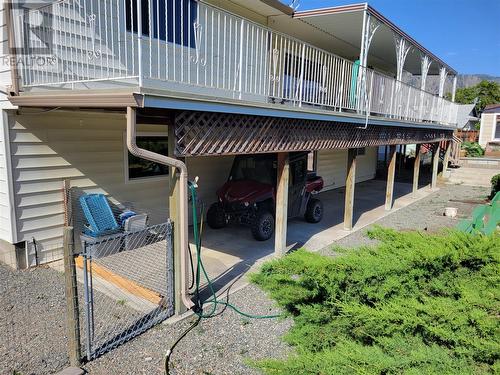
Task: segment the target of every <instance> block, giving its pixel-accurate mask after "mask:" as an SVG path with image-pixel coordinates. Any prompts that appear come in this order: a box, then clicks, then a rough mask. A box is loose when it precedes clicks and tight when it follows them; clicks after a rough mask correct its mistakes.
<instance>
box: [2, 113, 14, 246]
mask: <svg viewBox="0 0 500 375" xmlns="http://www.w3.org/2000/svg"><path fill="white" fill-rule="evenodd" d="M8 129H9V127H8V114H7V113H6V112H5V111H3V110H0V240H4V241H6V242H9V243H13V242H15V233H14V231H15V230H14V227H13V220H14V215H13V209H14V207H13V192H12V175H11V169H10V153H9V148H10V147H9V146H10V145H9V132H8Z"/></svg>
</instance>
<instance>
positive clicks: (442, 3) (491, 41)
mask: <svg viewBox="0 0 500 375" xmlns="http://www.w3.org/2000/svg"><path fill="white" fill-rule="evenodd" d="M281 1H282V2H283V3H285V4H290V3H291V2H292V0H281ZM298 1H300V5H299V8H298V10H299V11H300V10H307V9H313V8H325V7H329V6H337V5H345V4H353V3H361V2H365V0H351V1H346V0H298ZM367 2H368V3H369V4H370V5H371V6H372V7H373V8H375V9H376V10H377V11H379V12H380V13H382V14H383V15H384V16H385V17H386V18H388V19H389V20H391V21H392V22H393V23H394V24H396V25H397V26H398V27H399V28H401V29H402V30H403V31H404V32H406V33H407V34H409V35H410V36H411V37H413V39H415V40H416V41H418V42H419V43H420V44H421V45H423V46H424V47H425V48H427V49H428V50H429V51H431V52H432V53H434V54H435V55H436V56H438V57H439V58H441V59H442V60H443V61H445V62H446V63H447V64H448V65H450V66H451V67H452V68H454V69H455V70H457V71H458V72H459V73H460V74H489V75H492V76H497V77H500V0H369V1H367Z"/></svg>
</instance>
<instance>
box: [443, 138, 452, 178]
mask: <svg viewBox="0 0 500 375" xmlns="http://www.w3.org/2000/svg"><path fill="white" fill-rule="evenodd" d="M451 142H452V141H447V142H446V152H445V154H444V160H443V175H444V174H445V172H446V170H447V169H448V164H450V154H451Z"/></svg>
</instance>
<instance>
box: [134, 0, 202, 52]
mask: <svg viewBox="0 0 500 375" xmlns="http://www.w3.org/2000/svg"><path fill="white" fill-rule="evenodd" d="M125 4H126V8H125V17H126V28H127V31H130V32H132V31H133V32H135V33H136V32H137V0H125ZM140 4H141V25H142V27H141V28H142V35H146V36H150V37H152V38H157V39H160V40H164V41H167V42H170V43H175V44H179V45H183V46H185V47H191V48H194V47H195V40H194V28H193V24H194V22H195V21H196V17H197V7H196V1H195V0H140ZM149 20H151V22H152V23H151V25H150V24H149ZM150 31H151V33H152V35H149V34H150Z"/></svg>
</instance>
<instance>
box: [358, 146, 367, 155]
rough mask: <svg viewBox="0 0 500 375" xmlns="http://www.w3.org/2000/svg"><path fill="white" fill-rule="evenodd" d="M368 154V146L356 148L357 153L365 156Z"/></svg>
mask: <svg viewBox="0 0 500 375" xmlns="http://www.w3.org/2000/svg"><path fill="white" fill-rule="evenodd" d="M365 154H366V147H360V148H357V149H356V155H358V156H363V155H365Z"/></svg>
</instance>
